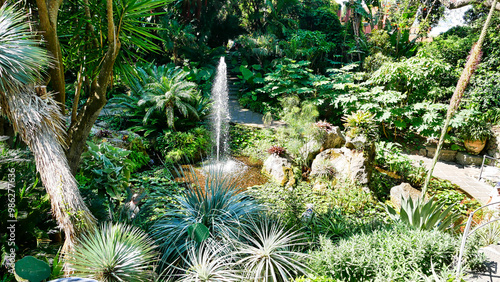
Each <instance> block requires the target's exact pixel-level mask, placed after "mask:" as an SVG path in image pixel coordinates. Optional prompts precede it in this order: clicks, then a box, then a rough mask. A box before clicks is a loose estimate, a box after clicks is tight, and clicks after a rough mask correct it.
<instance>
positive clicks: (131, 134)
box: [117, 130, 140, 138]
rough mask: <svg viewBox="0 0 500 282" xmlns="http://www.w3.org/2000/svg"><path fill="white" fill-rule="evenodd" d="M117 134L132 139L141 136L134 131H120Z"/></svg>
mask: <svg viewBox="0 0 500 282" xmlns="http://www.w3.org/2000/svg"><path fill="white" fill-rule="evenodd" d="M117 133H118V134H120V135H122V136H129V137H132V138H139V137H140V136H139V134H137V133H135V132H132V131H128V130H121V131H118V132H117Z"/></svg>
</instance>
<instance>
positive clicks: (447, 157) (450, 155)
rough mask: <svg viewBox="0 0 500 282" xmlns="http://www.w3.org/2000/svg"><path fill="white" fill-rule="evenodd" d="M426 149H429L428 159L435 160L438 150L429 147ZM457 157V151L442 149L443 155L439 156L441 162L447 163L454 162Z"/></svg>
mask: <svg viewBox="0 0 500 282" xmlns="http://www.w3.org/2000/svg"><path fill="white" fill-rule="evenodd" d="M425 148H426V149H427V157H429V158H434V154H436V148H434V147H429V146H427V147H425ZM456 155H457V151H453V150H443V149H441V155H440V156H439V160H440V161H445V162H454V161H455V157H456Z"/></svg>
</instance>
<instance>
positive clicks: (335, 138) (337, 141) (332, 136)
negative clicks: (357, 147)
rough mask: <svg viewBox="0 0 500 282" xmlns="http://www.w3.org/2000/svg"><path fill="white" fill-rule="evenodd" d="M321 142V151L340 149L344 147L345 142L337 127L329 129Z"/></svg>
mask: <svg viewBox="0 0 500 282" xmlns="http://www.w3.org/2000/svg"><path fill="white" fill-rule="evenodd" d="M323 140H324V141H323V145H322V146H321V149H322V150H326V149H332V148H340V147H342V146H344V144H345V142H346V140H345V137H344V134H342V131H341V130H340V127H338V126H332V127H331V129H330V130H328V132H327V133H326V136H325V138H324V139H323Z"/></svg>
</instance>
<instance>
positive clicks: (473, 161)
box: [455, 152, 483, 166]
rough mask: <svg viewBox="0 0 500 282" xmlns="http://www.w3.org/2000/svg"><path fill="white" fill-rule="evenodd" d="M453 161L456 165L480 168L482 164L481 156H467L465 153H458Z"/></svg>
mask: <svg viewBox="0 0 500 282" xmlns="http://www.w3.org/2000/svg"><path fill="white" fill-rule="evenodd" d="M455 159H456V160H457V163H459V164H462V165H475V166H481V164H482V163H483V156H475V155H469V154H467V153H465V152H458V153H457V156H456V158H455Z"/></svg>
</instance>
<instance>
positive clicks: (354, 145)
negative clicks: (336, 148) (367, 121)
mask: <svg viewBox="0 0 500 282" xmlns="http://www.w3.org/2000/svg"><path fill="white" fill-rule="evenodd" d="M369 144H370V142H369V140H368V139H367V138H366V137H365V136H364V135H358V136H356V137H354V138H350V137H347V139H346V144H345V146H346V147H347V148H349V149H356V150H363V149H364V148H365V147H367V146H368V145H369Z"/></svg>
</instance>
